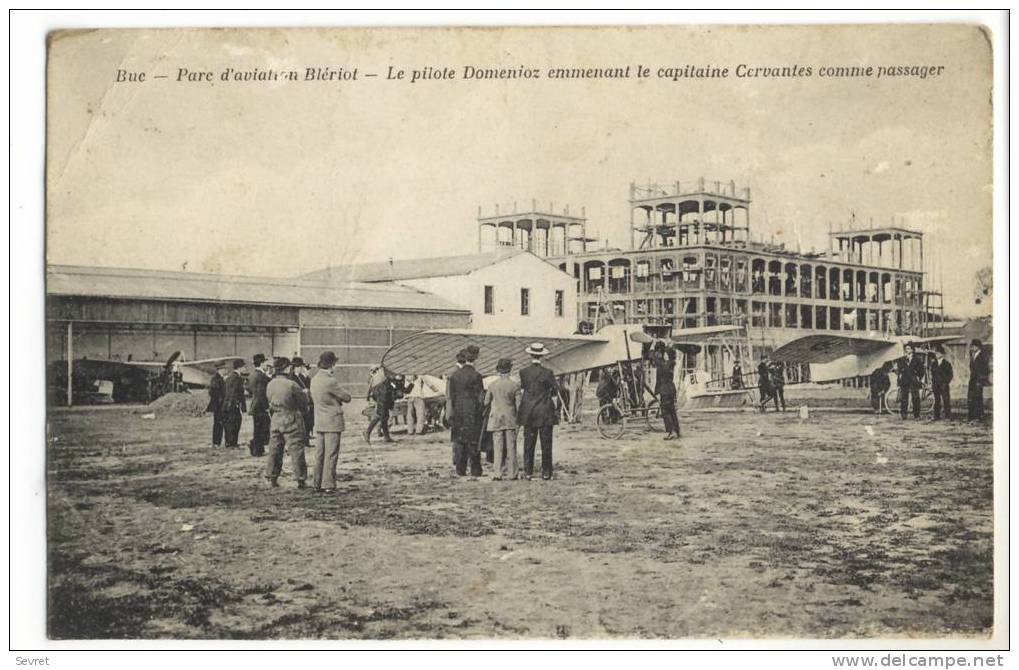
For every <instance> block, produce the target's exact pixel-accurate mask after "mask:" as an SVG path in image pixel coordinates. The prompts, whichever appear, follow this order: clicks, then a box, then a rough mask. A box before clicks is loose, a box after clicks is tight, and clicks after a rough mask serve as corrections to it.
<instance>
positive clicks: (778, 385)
mask: <svg viewBox="0 0 1019 670" xmlns="http://www.w3.org/2000/svg"><path fill="white" fill-rule="evenodd" d="M768 372H769V373H770V376H769V377H768V379H770V380H771V392H772V395H773V396H774V398H775V411H776V412H777V411H779V403H782V411H783V412H784V411H785V366H784V365H783V364H782V363H779V362H778V361H772V362H771V366H770V369H769V370H768Z"/></svg>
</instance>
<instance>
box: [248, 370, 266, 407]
mask: <svg viewBox="0 0 1019 670" xmlns="http://www.w3.org/2000/svg"><path fill="white" fill-rule="evenodd" d="M249 383H250V386H251V408H250V410H249V411H250V412H251V414H261V413H263V412H268V411H269V399H268V398H267V397H265V387H266V386H268V385H269V375H267V374H265V373H264V372H262V371H261V370H257V369H256V370H255V371H254V372H253V373H252V374H251V377H250V382H249Z"/></svg>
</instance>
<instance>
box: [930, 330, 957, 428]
mask: <svg viewBox="0 0 1019 670" xmlns="http://www.w3.org/2000/svg"><path fill="white" fill-rule="evenodd" d="M953 376H954V374H953V371H952V364H951V363H949V362H948V359H946V358H945V350H944V349H943V348H941V347H940V346H938V347H937V348H936V349H935V350H934V365H933V366H932V368H931V388H932V390H933V391H934V420H935V421H937V420H938V419H941V418H942V417H943V418H945V419H951V418H952V396H951V393H950V392H949V389H948V387H949V384H951V383H952V377H953Z"/></svg>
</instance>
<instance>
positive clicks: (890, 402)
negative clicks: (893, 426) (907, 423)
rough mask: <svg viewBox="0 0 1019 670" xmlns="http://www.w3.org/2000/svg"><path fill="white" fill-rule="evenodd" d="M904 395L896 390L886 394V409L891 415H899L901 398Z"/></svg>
mask: <svg viewBox="0 0 1019 670" xmlns="http://www.w3.org/2000/svg"><path fill="white" fill-rule="evenodd" d="M901 395H902V391H901V390H900V389H895V392H894V393H893V392H892V391H888V393H885V409H886V410H888V413H889V414H898V413H899V397H900V396H901Z"/></svg>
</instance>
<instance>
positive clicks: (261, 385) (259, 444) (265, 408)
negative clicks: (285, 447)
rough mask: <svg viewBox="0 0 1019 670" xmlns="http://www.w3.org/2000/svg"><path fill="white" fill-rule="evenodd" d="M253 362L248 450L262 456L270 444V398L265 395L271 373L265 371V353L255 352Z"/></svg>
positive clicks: (249, 382) (250, 380) (249, 383)
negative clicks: (250, 432) (250, 430)
mask: <svg viewBox="0 0 1019 670" xmlns="http://www.w3.org/2000/svg"><path fill="white" fill-rule="evenodd" d="M251 363H252V364H253V365H254V366H255V370H254V372H252V373H251V377H249V378H248V379H249V381H248V386H249V388H250V389H251V407H250V408H248V414H250V415H251V421H252V435H251V441H250V442H248V451H249V452H251V455H252V456H262V455H264V454H265V447H266V445H268V444H269V399H268V398H267V397H266V396H265V387H266V386H268V385H269V375H267V374H266V373H265V367H266V365H265V354H255V355H254V356H253V357H252V358H251Z"/></svg>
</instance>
